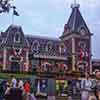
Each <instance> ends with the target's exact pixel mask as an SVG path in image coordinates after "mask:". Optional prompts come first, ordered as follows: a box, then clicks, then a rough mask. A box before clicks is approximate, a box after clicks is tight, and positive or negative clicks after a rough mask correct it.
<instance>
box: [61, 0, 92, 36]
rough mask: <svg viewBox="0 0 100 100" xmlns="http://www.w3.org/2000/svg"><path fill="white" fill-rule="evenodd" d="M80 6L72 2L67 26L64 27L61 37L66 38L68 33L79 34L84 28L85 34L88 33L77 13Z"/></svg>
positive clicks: (79, 14) (80, 16)
mask: <svg viewBox="0 0 100 100" xmlns="http://www.w3.org/2000/svg"><path fill="white" fill-rule="evenodd" d="M79 7H80V5H79V4H77V3H76V0H74V3H73V4H72V5H71V8H72V13H71V15H70V17H69V19H68V22H67V24H65V26H64V32H63V35H62V36H66V35H67V34H69V33H80V29H81V28H84V30H85V32H86V33H90V31H89V29H88V27H87V25H86V23H85V21H84V19H83V17H82V15H81V13H80V11H79Z"/></svg>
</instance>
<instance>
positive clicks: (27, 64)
mask: <svg viewBox="0 0 100 100" xmlns="http://www.w3.org/2000/svg"><path fill="white" fill-rule="evenodd" d="M28 56H29V50H27V52H26V65H25V71H29V57H28Z"/></svg>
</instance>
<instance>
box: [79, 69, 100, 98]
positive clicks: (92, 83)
mask: <svg viewBox="0 0 100 100" xmlns="http://www.w3.org/2000/svg"><path fill="white" fill-rule="evenodd" d="M95 76H96V77H95V78H94V79H91V77H90V74H89V73H85V78H84V79H82V80H81V90H80V92H81V100H100V71H99V70H97V71H96V72H95Z"/></svg>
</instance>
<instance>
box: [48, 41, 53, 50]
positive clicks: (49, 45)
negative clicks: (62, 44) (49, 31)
mask: <svg viewBox="0 0 100 100" xmlns="http://www.w3.org/2000/svg"><path fill="white" fill-rule="evenodd" d="M52 48H53V43H52V42H50V41H49V42H47V45H46V51H50V50H52Z"/></svg>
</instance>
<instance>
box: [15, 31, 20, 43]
mask: <svg viewBox="0 0 100 100" xmlns="http://www.w3.org/2000/svg"><path fill="white" fill-rule="evenodd" d="M20 40H21V39H20V34H19V33H18V32H17V33H16V34H15V37H14V42H17V43H18V42H20Z"/></svg>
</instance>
